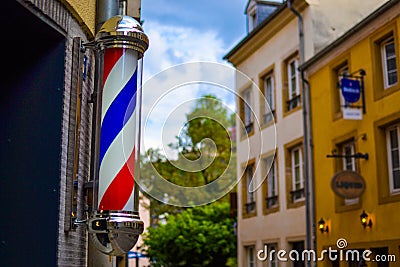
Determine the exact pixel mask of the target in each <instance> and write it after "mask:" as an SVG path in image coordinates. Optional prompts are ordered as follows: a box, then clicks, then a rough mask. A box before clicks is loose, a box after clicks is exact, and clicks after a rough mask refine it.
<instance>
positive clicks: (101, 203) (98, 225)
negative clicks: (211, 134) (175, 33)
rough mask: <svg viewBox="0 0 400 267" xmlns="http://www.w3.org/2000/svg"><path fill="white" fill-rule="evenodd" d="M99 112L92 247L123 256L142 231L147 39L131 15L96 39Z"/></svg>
mask: <svg viewBox="0 0 400 267" xmlns="http://www.w3.org/2000/svg"><path fill="white" fill-rule="evenodd" d="M94 43H95V45H94V46H95V47H96V51H97V62H98V63H97V77H99V79H98V81H97V88H99V89H98V93H97V101H96V103H97V108H96V116H95V118H94V119H95V121H96V123H95V126H94V127H95V129H96V131H95V143H94V144H93V145H94V148H95V151H96V152H95V153H94V158H93V162H94V164H93V166H94V167H95V172H94V180H95V181H97V183H96V186H95V188H96V189H97V190H95V192H96V193H97V194H96V197H95V199H96V200H95V206H97V210H96V211H93V214H92V216H91V218H90V219H89V221H88V229H89V233H90V234H91V237H92V242H93V243H94V245H95V246H96V247H97V248H98V249H99V250H100V251H101V252H103V253H105V254H108V255H123V254H125V253H127V252H128V251H129V250H130V249H132V247H133V246H134V245H135V243H136V242H137V239H138V237H139V235H140V234H141V233H142V232H143V230H144V224H143V222H142V221H141V220H140V216H139V202H138V193H139V191H138V188H137V186H136V183H135V178H136V179H137V178H138V177H137V176H138V173H139V169H138V166H139V153H140V147H139V146H140V110H141V73H142V71H141V68H142V65H141V63H142V60H141V58H142V57H143V54H144V52H145V51H146V49H147V48H148V38H147V36H146V35H145V34H144V32H143V30H142V28H141V25H140V23H139V22H138V21H136V20H135V19H133V18H131V17H129V16H122V15H118V16H115V17H112V18H110V19H109V20H107V21H106V22H105V23H104V24H103V26H102V27H101V29H100V30H99V32H98V33H97V34H96V38H95V42H94Z"/></svg>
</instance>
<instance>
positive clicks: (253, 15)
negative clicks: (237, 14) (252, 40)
mask: <svg viewBox="0 0 400 267" xmlns="http://www.w3.org/2000/svg"><path fill="white" fill-rule="evenodd" d="M251 5H252V6H249V8H248V12H247V23H248V27H249V28H248V31H249V32H251V31H252V30H253V29H254V28H255V27H257V7H256V5H257V4H256V3H255V2H253V3H251Z"/></svg>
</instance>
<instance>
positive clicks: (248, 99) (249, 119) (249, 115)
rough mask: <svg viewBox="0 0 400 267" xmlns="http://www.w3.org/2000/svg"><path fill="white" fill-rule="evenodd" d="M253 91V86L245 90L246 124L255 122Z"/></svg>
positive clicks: (244, 111)
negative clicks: (252, 106)
mask: <svg viewBox="0 0 400 267" xmlns="http://www.w3.org/2000/svg"><path fill="white" fill-rule="evenodd" d="M251 98H252V93H251V88H248V89H246V90H245V91H243V102H244V103H243V105H244V107H243V117H244V118H243V119H244V123H245V126H248V125H250V124H251V123H252V122H253V114H252V113H253V112H252V108H251V105H252V101H251V100H252V99H251Z"/></svg>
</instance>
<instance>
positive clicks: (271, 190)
mask: <svg viewBox="0 0 400 267" xmlns="http://www.w3.org/2000/svg"><path fill="white" fill-rule="evenodd" d="M274 158H275V157H274V156H270V157H267V158H265V159H264V164H265V168H266V171H267V172H268V173H267V185H268V186H267V197H276V196H278V179H277V175H276V164H275V162H274ZM268 168H269V169H268Z"/></svg>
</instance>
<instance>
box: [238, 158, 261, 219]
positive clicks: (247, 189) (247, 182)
mask: <svg viewBox="0 0 400 267" xmlns="http://www.w3.org/2000/svg"><path fill="white" fill-rule="evenodd" d="M254 164H255V161H254V160H251V162H250V163H248V164H247V166H246V168H245V170H244V172H243V178H242V181H241V184H242V185H241V187H242V203H243V206H242V214H243V218H248V217H252V216H256V215H257V214H256V195H255V192H254V188H251V187H252V186H254V183H252V180H253V176H254Z"/></svg>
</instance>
